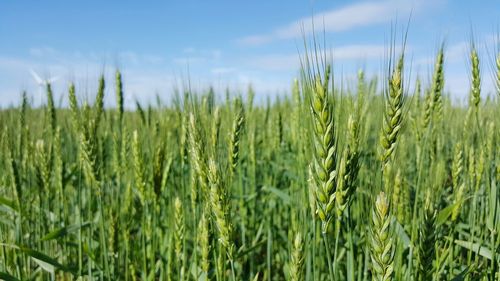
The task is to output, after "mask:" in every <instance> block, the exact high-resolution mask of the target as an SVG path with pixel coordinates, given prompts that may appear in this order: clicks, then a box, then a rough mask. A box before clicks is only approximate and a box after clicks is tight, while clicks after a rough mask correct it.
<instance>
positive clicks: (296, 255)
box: [290, 232, 304, 281]
mask: <svg viewBox="0 0 500 281" xmlns="http://www.w3.org/2000/svg"><path fill="white" fill-rule="evenodd" d="M303 263H304V256H303V241H302V235H301V234H300V232H297V234H296V235H295V239H294V240H293V249H292V256H291V258H290V280H291V281H301V280H304V279H303V273H302V267H303Z"/></svg>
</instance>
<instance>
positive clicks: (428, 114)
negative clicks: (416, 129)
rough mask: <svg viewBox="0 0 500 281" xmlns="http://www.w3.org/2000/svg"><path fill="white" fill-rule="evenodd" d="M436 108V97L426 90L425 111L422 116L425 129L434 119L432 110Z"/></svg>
mask: <svg viewBox="0 0 500 281" xmlns="http://www.w3.org/2000/svg"><path fill="white" fill-rule="evenodd" d="M433 107H434V97H433V96H432V91H431V90H429V89H428V90H425V97H424V110H423V116H422V128H423V129H425V128H427V127H428V126H429V123H430V122H431V118H432V109H433Z"/></svg>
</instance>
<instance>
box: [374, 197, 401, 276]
mask: <svg viewBox="0 0 500 281" xmlns="http://www.w3.org/2000/svg"><path fill="white" fill-rule="evenodd" d="M394 245H395V242H394V241H393V238H392V230H391V216H390V213H389V202H388V200H387V196H386V195H385V193H384V192H381V193H380V194H379V195H378V196H377V200H376V201H375V208H374V209H373V211H372V231H371V260H372V277H373V280H377V281H390V280H392V277H393V273H394V251H395V246H394Z"/></svg>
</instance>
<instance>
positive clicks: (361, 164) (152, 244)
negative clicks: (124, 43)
mask: <svg viewBox="0 0 500 281" xmlns="http://www.w3.org/2000/svg"><path fill="white" fill-rule="evenodd" d="M469 51H470V52H469V54H468V55H469V61H470V63H469V66H470V67H469V71H470V90H469V93H470V98H469V102H468V103H457V102H453V100H452V98H451V96H452V95H450V93H447V92H445V90H444V89H445V87H444V86H445V85H446V83H447V81H446V75H445V73H444V71H443V67H444V65H445V64H446V49H445V48H440V49H439V50H438V51H437V53H436V55H435V65H434V68H433V69H432V70H431V71H430V73H428V77H429V78H428V79H425V77H426V76H418V75H413V76H410V75H408V70H409V68H410V66H409V65H410V64H409V60H408V59H407V58H406V57H405V56H404V55H403V54H402V53H394V54H393V55H392V56H391V59H388V60H387V70H386V75H385V76H384V77H366V76H365V74H364V72H363V71H360V72H359V73H358V74H357V76H358V78H357V81H356V83H355V84H354V85H352V86H350V87H346V86H345V85H346V84H347V83H346V84H343V83H342V81H340V80H341V79H340V78H338V77H337V76H336V73H334V72H333V71H332V70H331V67H330V65H329V64H328V63H326V60H322V59H321V58H320V60H316V59H317V57H316V59H315V58H314V57H313V56H307V55H306V56H304V57H303V59H302V66H303V67H302V71H301V72H300V73H301V75H300V76H299V77H298V79H297V80H295V81H293V82H292V83H291V86H290V94H288V95H285V96H284V97H281V98H276V99H274V100H268V102H267V103H266V102H255V101H254V97H255V93H254V91H253V90H252V88H251V87H249V88H248V90H247V91H246V92H244V93H240V94H238V93H237V92H233V91H231V90H228V92H227V93H215V92H214V91H213V90H211V89H209V90H207V91H203V92H190V91H185V92H179V93H177V95H176V97H175V98H173V99H172V100H170V101H169V102H162V101H160V100H158V103H157V104H150V105H141V104H140V103H139V102H138V103H137V104H136V109H135V110H126V108H127V107H126V105H124V92H125V91H127V87H126V85H127V81H122V77H121V74H120V71H119V70H117V71H116V79H115V81H105V80H104V78H101V79H100V81H99V87H98V88H97V89H94V91H95V93H96V94H95V100H85V99H82V98H81V97H82V96H81V95H79V93H78V91H77V90H76V89H75V86H74V85H70V86H69V88H68V91H67V97H68V100H69V107H67V108H56V107H55V104H54V97H53V93H52V89H51V86H50V84H48V85H47V87H46V98H47V104H46V105H45V106H43V107H41V108H34V107H32V106H31V105H30V104H29V102H28V95H27V94H26V93H24V94H23V95H22V99H21V101H20V105H19V106H18V107H15V108H9V109H5V110H2V111H1V112H0V120H1V123H2V126H1V128H0V135H1V138H0V149H1V150H0V151H1V155H0V159H1V161H0V186H1V189H0V245H1V247H0V279H3V280H200V281H201V280H329V281H333V280H349V281H354V280H357V281H361V280H384V281H385V280H416V281H417V280H418V281H424V280H425V281H426V280H500V273H499V271H500V237H499V231H500V223H499V220H500V195H499V192H498V188H497V186H498V183H499V182H500V149H499V146H500V129H499V128H500V53H497V54H495V56H493V57H481V58H480V57H479V56H478V53H477V51H476V48H475V47H474V45H471V46H470V48H469ZM480 60H481V63H480ZM489 65H491V66H493V67H491V68H488V67H483V68H481V66H489ZM490 74H491V75H490ZM491 78H492V79H493V80H494V83H496V84H495V85H496V92H495V93H485V92H483V91H482V89H481V85H482V81H481V79H491ZM483 82H484V81H483ZM341 85H343V86H341ZM106 88H114V92H115V94H116V106H113V107H104V102H103V101H104V94H105V89H106ZM488 94H490V95H488ZM224 95H225V96H224Z"/></svg>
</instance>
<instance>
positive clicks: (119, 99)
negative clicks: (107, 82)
mask: <svg viewBox="0 0 500 281" xmlns="http://www.w3.org/2000/svg"><path fill="white" fill-rule="evenodd" d="M115 87H116V107H117V110H118V120H120V122H121V120H122V119H123V84H122V74H121V72H120V70H118V69H117V70H116V73H115Z"/></svg>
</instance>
